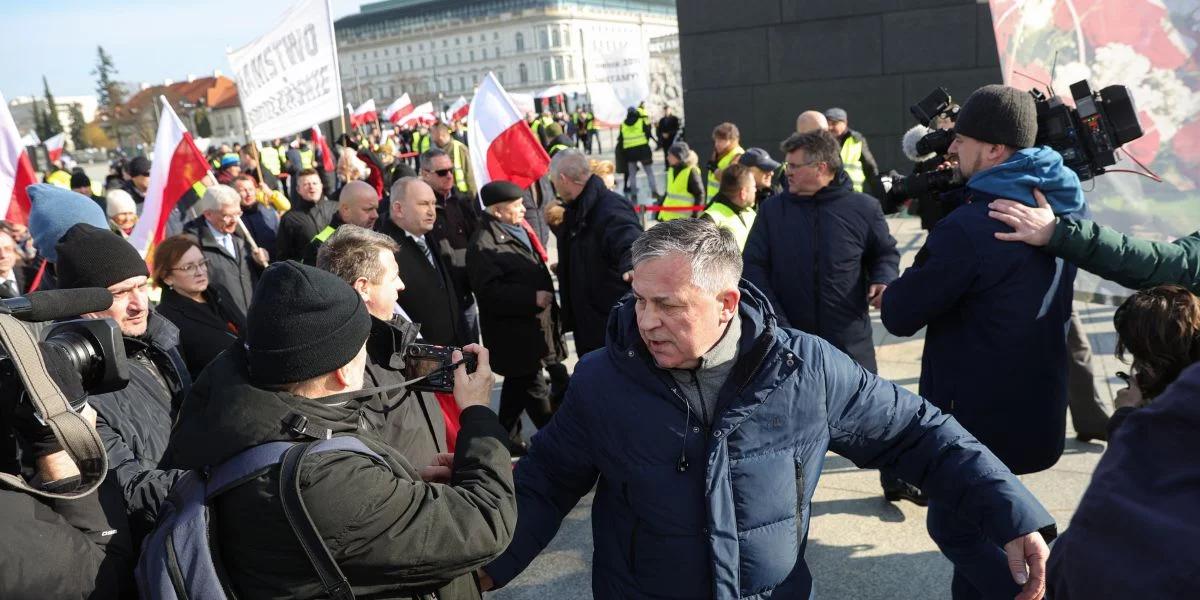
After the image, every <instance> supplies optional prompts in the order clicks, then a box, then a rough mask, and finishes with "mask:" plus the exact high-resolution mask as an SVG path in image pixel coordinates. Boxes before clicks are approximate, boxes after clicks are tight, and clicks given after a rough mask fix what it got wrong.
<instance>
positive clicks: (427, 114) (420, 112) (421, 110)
mask: <svg viewBox="0 0 1200 600" xmlns="http://www.w3.org/2000/svg"><path fill="white" fill-rule="evenodd" d="M431 118H433V119H436V118H437V117H435V116H434V114H433V103H432V102H425V103H423V104H420V105H418V106H417V107H416V108H414V109H412V112H410V113H408V114H407V115H405V116H404V117H403V118H401V119H400V120H398V121H395V123H396V126H397V127H403V126H405V125H409V126H411V125H415V124H417V123H425V124H429V119H431Z"/></svg>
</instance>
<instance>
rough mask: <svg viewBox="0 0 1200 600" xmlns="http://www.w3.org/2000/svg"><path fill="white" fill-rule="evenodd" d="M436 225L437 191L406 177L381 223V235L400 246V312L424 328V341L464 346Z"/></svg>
mask: <svg viewBox="0 0 1200 600" xmlns="http://www.w3.org/2000/svg"><path fill="white" fill-rule="evenodd" d="M436 221H437V199H436V197H435V196H434V193H433V188H431V187H429V184H427V183H425V182H424V181H421V180H420V179H418V178H416V177H402V178H400V179H398V180H396V182H395V183H393V184H392V190H391V202H390V204H389V207H388V215H387V219H380V225H379V231H380V233H383V234H385V235H387V236H389V237H391V238H392V239H393V240H395V241H396V243H397V244H399V245H400V250H399V251H398V252H396V264H398V265H399V266H400V277H402V278H403V279H404V284H405V289H404V291H403V292H401V293H400V299H399V304H400V308H402V309H403V310H404V312H405V313H406V314H407V315H408V316H409V317H411V318H412V320H413V322H415V323H419V324H420V325H421V336H422V337H423V338H424V339H425V341H426V342H428V343H431V344H438V345H441V346H462V345H464V343H465V342H466V340H465V338H466V335H465V331H464V330H463V329H464V328H463V327H462V324H461V319H460V312H459V308H458V298H457V294H456V292H455V290H454V283H453V282H452V281H451V278H450V271H449V269H448V268H447V265H446V264H445V262H444V261H443V259H442V257H441V256H440V254H439V253H438V252H436V248H437V247H438V240H437V239H436V238H435V236H434V235H433V234H432V233H431V232H432V231H433V225H434V223H435V222H436Z"/></svg>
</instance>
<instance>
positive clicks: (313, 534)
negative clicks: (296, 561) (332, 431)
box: [279, 436, 380, 600]
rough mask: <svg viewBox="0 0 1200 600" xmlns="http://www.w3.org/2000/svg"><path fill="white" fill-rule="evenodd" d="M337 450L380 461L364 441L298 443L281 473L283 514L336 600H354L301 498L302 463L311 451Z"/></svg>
mask: <svg viewBox="0 0 1200 600" xmlns="http://www.w3.org/2000/svg"><path fill="white" fill-rule="evenodd" d="M335 450H343V451H349V452H357V453H359V454H364V455H367V456H371V457H374V458H376V459H380V457H379V455H378V454H376V453H375V452H372V451H371V449H370V448H367V447H366V445H365V444H363V443H362V441H361V440H359V439H358V438H355V437H352V436H341V437H336V438H333V439H328V440H321V441H319V442H309V443H305V444H296V445H295V446H292V447H291V448H289V449H288V450H287V451H286V452H285V453H284V455H283V462H282V464H281V465H280V471H279V498H280V500H281V502H282V504H283V514H284V516H286V517H287V520H288V524H290V525H291V526H292V531H293V532H295V534H296V539H298V540H299V541H300V546H301V547H303V548H304V553H305V554H306V555H307V556H308V560H309V562H310V563H312V566H313V570H314V571H316V573H317V577H319V578H320V579H321V585H322V586H324V588H325V592H326V593H328V594H329V597H330V598H331V599H332V600H354V592H353V590H351V588H350V582H349V580H347V579H346V576H345V574H343V573H342V570H341V568H340V567H338V565H337V561H335V560H333V555H332V554H330V553H329V548H328V547H327V546H325V542H324V541H322V540H321V534H320V533H319V532H318V531H317V528H316V525H314V524H313V522H312V517H311V516H310V515H309V512H308V508H307V507H306V506H305V505H304V499H303V498H302V497H301V495H300V461H301V460H303V459H304V456H305V455H307V454H308V453H310V452H316V453H322V452H331V451H335Z"/></svg>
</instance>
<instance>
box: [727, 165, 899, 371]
mask: <svg viewBox="0 0 1200 600" xmlns="http://www.w3.org/2000/svg"><path fill="white" fill-rule="evenodd" d="M743 255H744V258H745V263H746V266H745V277H746V279H747V280H749V281H750V282H751V283H753V284H754V285H756V286H758V287H759V289H761V290H762V291H763V293H765V294H766V295H767V298H768V299H770V301H771V304H772V305H773V306H774V308H775V311H776V312H777V313H778V314H779V318H780V323H781V324H782V325H783V326H785V327H794V328H796V329H799V330H801V331H804V332H807V333H811V334H813V335H818V336H820V337H821V338H823V339H824V340H825V341H827V342H829V343H831V344H833V345H834V347H836V348H837V349H839V350H841V351H842V352H845V353H846V354H849V355H850V356H851V357H853V358H854V359H855V360H857V361H858V363H859V364H861V365H862V366H864V367H866V368H867V370H869V371H871V372H875V371H876V366H875V346H874V344H873V340H872V331H871V317H869V316H868V315H867V285H868V284H870V283H882V284H889V283H891V282H892V280H893V279H895V278H896V274H897V272H899V268H900V253H899V252H897V251H896V240H895V239H894V238H893V237H892V234H891V232H889V231H888V226H887V221H884V219H883V211H882V209H880V207H879V201H878V200H876V199H875V198H872V197H871V196H868V195H866V194H860V193H857V192H855V191H854V187H853V183H852V182H851V181H850V177H849V176H847V175H846V173H845V171H839V172H838V176H837V178H836V179H834V180H833V182H832V183H830V184H829V185H828V186H826V187H824V188H822V189H821V190H820V191H818V192H817V193H815V194H813V195H812V196H797V195H795V194H792V193H790V192H784V193H782V194H776V195H774V196H772V197H770V198H768V199H767V200H766V201H764V202H763V204H762V207H761V208H760V209H759V211H758V218H757V219H755V221H754V227H753V228H752V229H751V230H750V236H749V237H748V239H747V240H746V248H745V250H744V251H743Z"/></svg>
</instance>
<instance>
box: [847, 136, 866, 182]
mask: <svg viewBox="0 0 1200 600" xmlns="http://www.w3.org/2000/svg"><path fill="white" fill-rule="evenodd" d="M862 152H863V143H862V142H861V141H859V140H857V139H855V138H854V136H849V137H847V138H846V141H845V142H843V143H842V169H843V170H845V171H846V174H847V175H849V176H850V181H851V182H853V183H854V191H856V192H861V191H862V189H863V182H865V181H866V180H867V176H866V174H865V173H863V168H862Z"/></svg>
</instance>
